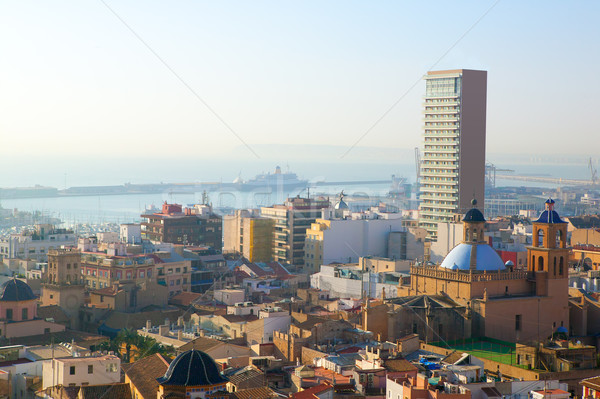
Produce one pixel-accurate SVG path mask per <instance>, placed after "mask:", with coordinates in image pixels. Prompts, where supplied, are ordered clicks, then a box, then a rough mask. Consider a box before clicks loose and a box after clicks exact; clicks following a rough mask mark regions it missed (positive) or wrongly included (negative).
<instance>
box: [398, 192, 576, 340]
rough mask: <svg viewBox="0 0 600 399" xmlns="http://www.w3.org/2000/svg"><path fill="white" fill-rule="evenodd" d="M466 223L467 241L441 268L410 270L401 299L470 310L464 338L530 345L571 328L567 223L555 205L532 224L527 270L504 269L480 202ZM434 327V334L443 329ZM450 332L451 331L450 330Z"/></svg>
mask: <svg viewBox="0 0 600 399" xmlns="http://www.w3.org/2000/svg"><path fill="white" fill-rule="evenodd" d="M472 204H473V208H472V209H470V210H469V211H468V212H467V213H466V214H465V216H464V218H463V224H464V233H463V241H462V243H460V244H459V245H457V246H456V247H454V249H452V251H450V253H448V255H447V256H446V258H445V259H444V260H443V262H442V263H441V264H440V265H436V266H427V265H423V266H413V267H411V280H410V286H400V287H399V289H398V295H399V296H419V295H429V296H441V297H444V298H445V299H446V300H450V301H452V302H454V303H456V304H457V305H459V306H461V307H464V308H465V312H464V314H465V317H466V319H467V323H466V325H467V328H466V330H465V335H467V336H465V338H469V337H484V336H485V337H489V338H495V339H499V340H503V341H510V342H518V343H528V342H535V341H539V340H543V339H544V338H545V337H547V336H549V335H551V334H552V333H553V332H555V331H556V329H557V328H558V327H564V328H567V329H568V328H569V308H568V290H569V288H568V270H567V269H568V267H567V259H568V249H567V248H566V235H567V223H565V222H564V221H563V220H562V219H561V218H560V216H559V215H558V213H557V212H556V211H555V210H554V201H553V200H552V199H549V200H547V201H546V209H545V210H544V211H543V212H542V214H541V215H540V217H539V218H538V219H537V220H536V221H534V222H533V244H532V246H531V247H528V248H527V252H528V262H527V270H516V269H515V268H514V265H512V263H511V262H507V264H504V263H503V262H502V260H501V258H500V256H499V255H498V254H497V253H496V251H495V250H494V249H493V248H492V247H491V246H490V245H488V243H487V242H486V239H485V236H484V226H485V219H484V217H483V214H482V213H481V211H480V210H479V209H477V207H476V205H477V201H475V200H473V203H472ZM433 324H434V325H432V326H430V327H431V328H433V329H436V328H439V329H440V330H441V326H436V325H435V321H434V322H433ZM450 327H451V326H446V328H450Z"/></svg>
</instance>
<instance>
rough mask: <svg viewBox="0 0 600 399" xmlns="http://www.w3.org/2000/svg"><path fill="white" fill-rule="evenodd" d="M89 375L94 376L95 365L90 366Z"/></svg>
mask: <svg viewBox="0 0 600 399" xmlns="http://www.w3.org/2000/svg"><path fill="white" fill-rule="evenodd" d="M88 374H94V365H93V364H89V365H88Z"/></svg>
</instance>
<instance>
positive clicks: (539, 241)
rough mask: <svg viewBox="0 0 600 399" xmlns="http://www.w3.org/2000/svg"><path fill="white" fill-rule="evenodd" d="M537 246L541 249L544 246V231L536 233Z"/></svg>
mask: <svg viewBox="0 0 600 399" xmlns="http://www.w3.org/2000/svg"><path fill="white" fill-rule="evenodd" d="M536 238H537V246H538V247H543V246H544V230H542V229H539V230H538V231H537V237H536Z"/></svg>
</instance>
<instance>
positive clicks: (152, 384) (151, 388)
mask: <svg viewBox="0 0 600 399" xmlns="http://www.w3.org/2000/svg"><path fill="white" fill-rule="evenodd" d="M168 368H169V362H168V361H167V360H165V358H164V357H162V356H161V355H159V354H154V355H152V356H148V357H144V358H142V359H140V360H138V361H137V362H135V363H133V364H132V365H130V367H129V368H128V369H127V371H126V372H125V375H126V376H127V377H128V378H129V379H130V380H131V383H132V384H133V385H134V386H135V387H136V389H137V390H138V391H139V393H140V394H141V395H142V398H144V399H155V398H156V392H157V390H158V381H156V379H157V378H158V377H162V376H163V375H164V374H165V373H166V371H167V369H168Z"/></svg>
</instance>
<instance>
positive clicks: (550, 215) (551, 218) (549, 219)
mask: <svg viewBox="0 0 600 399" xmlns="http://www.w3.org/2000/svg"><path fill="white" fill-rule="evenodd" d="M535 222H536V223H567V222H565V221H564V220H562V219H561V218H560V216H559V215H558V212H556V211H555V210H548V209H547V210H545V211H544V212H542V214H541V215H540V217H539V218H538V220H536V221H535Z"/></svg>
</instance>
